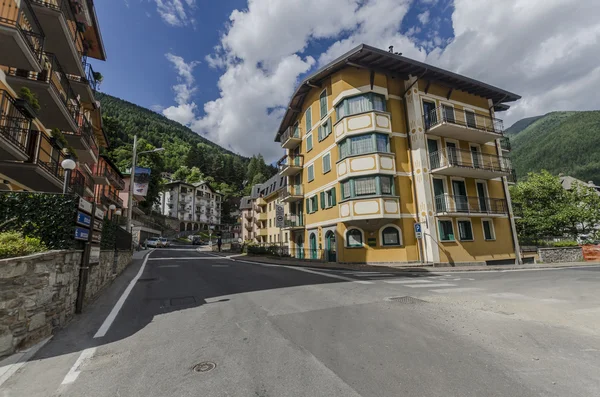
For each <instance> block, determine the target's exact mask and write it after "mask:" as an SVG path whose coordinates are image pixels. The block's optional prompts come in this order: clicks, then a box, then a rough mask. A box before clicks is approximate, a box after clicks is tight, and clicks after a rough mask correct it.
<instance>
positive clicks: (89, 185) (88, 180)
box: [81, 169, 94, 192]
mask: <svg viewBox="0 0 600 397" xmlns="http://www.w3.org/2000/svg"><path fill="white" fill-rule="evenodd" d="M81 172H82V174H83V176H84V177H85V182H84V186H85V187H87V188H88V189H90V190H91V191H92V192H93V191H94V179H93V178H92V175H90V173H88V172H87V171H86V170H84V169H82V170H81Z"/></svg>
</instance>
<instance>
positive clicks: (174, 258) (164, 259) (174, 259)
mask: <svg viewBox="0 0 600 397" xmlns="http://www.w3.org/2000/svg"><path fill="white" fill-rule="evenodd" d="M219 258H221V259H225V258H222V257H220V256H219V257H218V258H213V257H208V256H174V257H172V258H151V259H148V260H150V261H179V260H189V259H193V260H211V261H214V260H216V259H219Z"/></svg>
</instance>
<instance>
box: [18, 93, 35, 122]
mask: <svg viewBox="0 0 600 397" xmlns="http://www.w3.org/2000/svg"><path fill="white" fill-rule="evenodd" d="M15 107H16V108H17V109H19V110H20V111H21V113H23V114H24V115H25V116H26V117H27V118H30V119H35V118H36V117H37V112H36V111H35V110H34V109H33V107H32V106H31V105H30V104H29V102H27V101H26V100H25V99H23V98H17V99H15Z"/></svg>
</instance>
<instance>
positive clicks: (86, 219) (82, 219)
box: [75, 211, 92, 228]
mask: <svg viewBox="0 0 600 397" xmlns="http://www.w3.org/2000/svg"><path fill="white" fill-rule="evenodd" d="M75 222H76V223H77V224H78V225H81V226H85V227H88V228H89V227H90V225H91V224H92V217H91V216H89V215H88V214H84V213H83V212H80V211H77V220H76V221H75Z"/></svg>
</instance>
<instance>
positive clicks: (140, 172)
mask: <svg viewBox="0 0 600 397" xmlns="http://www.w3.org/2000/svg"><path fill="white" fill-rule="evenodd" d="M150 171H151V170H150V168H143V167H135V172H134V175H133V194H135V195H136V196H145V195H146V194H148V185H149V184H150Z"/></svg>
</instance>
